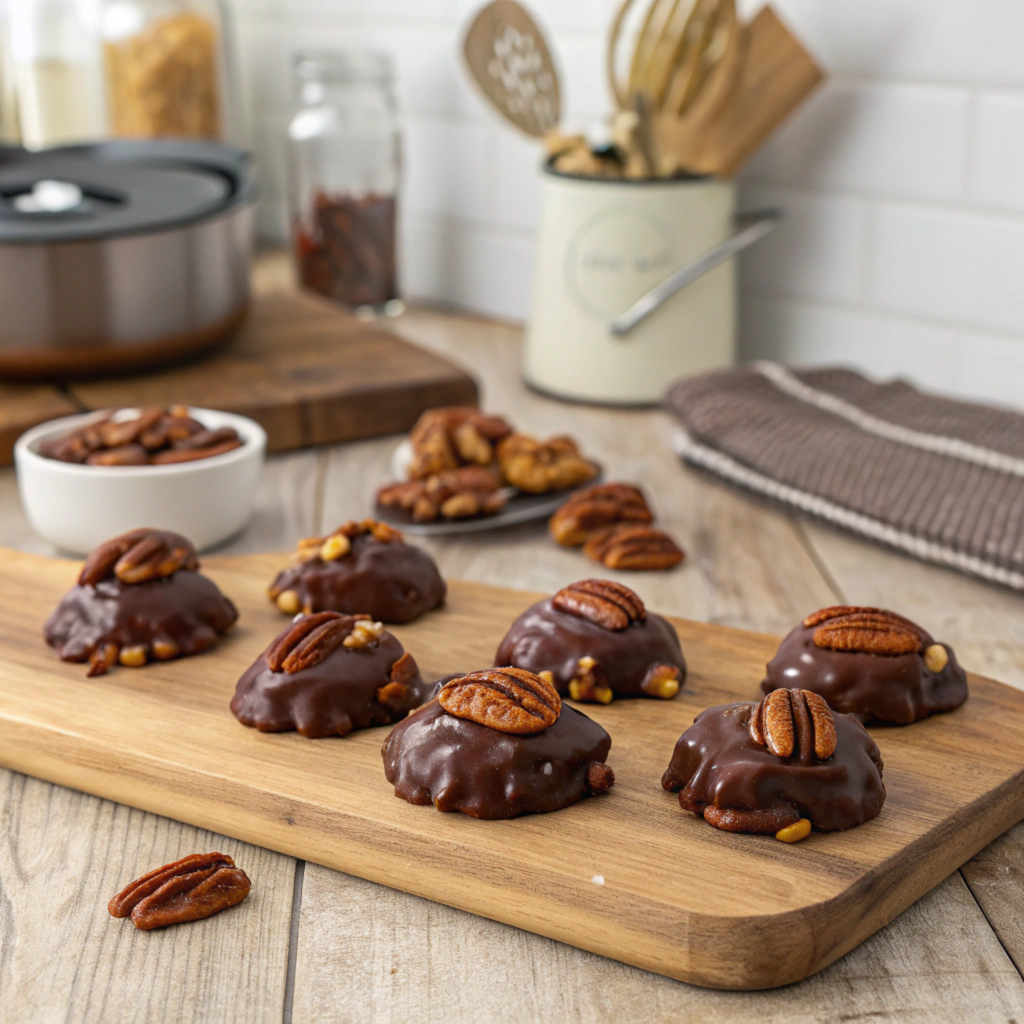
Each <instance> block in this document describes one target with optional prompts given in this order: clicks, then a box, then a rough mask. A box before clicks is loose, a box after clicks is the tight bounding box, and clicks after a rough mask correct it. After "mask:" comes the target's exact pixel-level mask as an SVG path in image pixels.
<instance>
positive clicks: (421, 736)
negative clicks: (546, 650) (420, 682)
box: [381, 667, 615, 818]
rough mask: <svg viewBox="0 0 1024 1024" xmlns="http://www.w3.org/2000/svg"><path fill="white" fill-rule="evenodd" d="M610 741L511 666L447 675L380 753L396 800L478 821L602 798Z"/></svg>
mask: <svg viewBox="0 0 1024 1024" xmlns="http://www.w3.org/2000/svg"><path fill="white" fill-rule="evenodd" d="M611 742H612V741H611V737H610V736H609V735H608V733H607V732H605V730H604V729H602V728H601V726H600V725H598V724H597V723H596V722H594V721H592V720H591V719H590V718H588V717H587V716H586V715H584V714H581V713H580V712H579V711H576V710H574V709H573V708H570V707H568V706H567V705H563V704H562V700H561V698H560V697H559V695H558V692H557V690H556V689H555V687H554V686H553V685H552V683H551V682H550V680H548V679H545V678H544V677H542V676H539V675H537V674H535V673H533V672H527V671H524V670H523V669H517V668H512V667H504V668H493V669H483V670H481V671H479V672H470V673H469V674H468V675H465V676H452V677H450V678H449V679H447V680H443V681H442V682H441V683H440V684H439V688H438V691H437V695H436V697H435V698H434V699H433V700H431V701H430V703H428V704H427V705H426V706H425V707H423V708H420V709H419V710H418V711H416V712H415V713H414V714H412V715H410V716H409V718H407V719H406V720H405V721H404V722H402V723H400V724H399V725H397V726H396V727H395V728H394V729H393V730H392V731H391V733H390V734H389V735H388V737H387V739H386V740H385V741H384V747H383V749H382V751H381V754H382V756H383V758H384V774H385V776H386V777H387V780H388V782H390V783H392V784H393V785H394V787H395V795H396V796H399V797H401V798H402V799H404V800H408V801H409V802H410V803H413V804H429V803H433V804H434V806H435V807H436V808H437V809H438V810H440V811H462V812H463V813H464V814H468V815H470V816H471V817H474V818H514V817H517V816H519V815H521V814H537V813H543V812H548V811H556V810H559V809H560V808H562V807H567V806H569V805H570V804H574V803H577V802H578V801H579V800H582V799H583V798H584V797H587V796H598V795H600V794H602V793H606V792H608V790H609V789H610V788H611V787H612V785H613V783H614V782H615V773H614V772H613V771H612V769H611V768H609V767H608V765H607V764H606V763H605V761H606V760H607V757H608V751H609V750H610V749H611Z"/></svg>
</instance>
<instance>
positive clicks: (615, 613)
mask: <svg viewBox="0 0 1024 1024" xmlns="http://www.w3.org/2000/svg"><path fill="white" fill-rule="evenodd" d="M494 663H495V665H498V666H502V665H515V666H517V667H519V668H523V669H526V670H527V671H530V672H535V673H537V674H538V675H543V676H545V677H546V678H548V679H550V680H551V682H552V684H553V685H554V686H555V688H556V689H557V690H558V692H559V693H561V694H563V695H567V696H569V697H570V698H571V699H572V700H577V701H584V702H597V703H601V704H607V703H609V702H610V701H611V700H612V699H613V698H614V697H616V696H618V697H658V698H661V699H663V700H668V699H671V698H672V697H674V696H675V695H676V694H677V693H678V692H679V688H680V686H681V685H682V682H683V680H684V679H685V678H686V661H685V659H684V658H683V651H682V648H681V647H680V645H679V638H678V636H676V631H675V630H674V629H673V628H672V626H671V624H670V623H669V622H668V621H667V620H666V619H664V618H662V617H661V616H660V615H655V614H654V613H653V612H648V611H647V609H646V608H645V607H644V603H643V601H642V600H641V599H640V597H639V595H638V594H636V593H635V592H634V591H633V590H630V588H629V587H627V586H624V585H623V584H621V583H616V582H614V581H612V580H593V579H591V580H580V581H578V582H577V583H572V584H570V585H569V586H568V587H564V588H563V589H562V590H560V591H558V593H557V594H555V595H554V596H552V597H550V598H548V599H547V600H545V601H540V602H538V603H537V604H535V605H533V606H532V607H530V608H528V609H527V610H526V611H525V612H523V614H522V615H520V616H519V618H518V619H516V621H515V622H514V623H513V624H512V628H511V629H510V630H509V631H508V633H507V634H506V635H505V638H504V639H503V640H502V641H501V644H500V645H499V647H498V651H497V653H496V654H495V658H494Z"/></svg>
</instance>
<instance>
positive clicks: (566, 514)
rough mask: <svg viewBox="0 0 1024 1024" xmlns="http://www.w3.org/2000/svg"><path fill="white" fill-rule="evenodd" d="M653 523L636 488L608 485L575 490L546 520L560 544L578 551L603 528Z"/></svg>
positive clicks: (620, 484) (649, 512)
mask: <svg viewBox="0 0 1024 1024" xmlns="http://www.w3.org/2000/svg"><path fill="white" fill-rule="evenodd" d="M653 521H654V513H653V512H651V508H650V506H649V505H648V504H647V499H646V498H645V497H644V494H643V492H642V491H641V490H640V488H639V487H635V486H634V485H633V484H622V483H610V484H598V485H597V486H596V487H585V488H583V489H582V490H579V491H574V492H573V493H572V494H571V495H570V496H569V498H568V499H567V500H566V502H565V504H564V505H563V506H562V507H561V508H560V509H559V510H558V511H557V512H556V513H555V514H554V515H553V516H552V517H551V519H550V520H549V521H548V529H549V530H550V531H551V536H552V537H554V538H555V540H556V541H558V543H559V544H563V545H565V546H566V547H570V548H577V547H581V546H582V545H583V544H585V543H586V542H587V540H588V538H589V537H590V536H591V535H592V534H594V533H595V532H596V531H597V530H601V529H604V528H605V527H608V526H615V525H617V524H619V523H633V524H636V523H643V524H646V523H652V522H653Z"/></svg>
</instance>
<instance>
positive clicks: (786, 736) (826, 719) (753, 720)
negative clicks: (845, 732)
mask: <svg viewBox="0 0 1024 1024" xmlns="http://www.w3.org/2000/svg"><path fill="white" fill-rule="evenodd" d="M749 731H750V738H751V739H752V740H753V741H754V742H755V743H756V744H757V745H758V746H760V747H767V748H768V750H769V752H770V753H772V754H774V755H775V756H776V757H780V758H783V759H785V758H789V757H794V756H795V757H797V758H798V759H799V760H800V761H802V762H804V763H810V760H811V755H812V754H813V755H814V757H816V758H817V759H818V760H819V761H827V760H828V759H829V758H830V757H831V756H832V755H833V754H834V753H835V752H836V743H837V742H838V737H837V736H836V723H835V719H834V718H833V717H832V709H831V708H830V707H829V706H828V702H827V701H826V700H825V698H824V697H822V696H821V694H819V693H814V692H813V691H811V690H786V689H778V690H772V692H771V693H769V694H768V696H767V697H765V699H764V700H763V701H761V702H760V703H759V704H755V705H754V708H753V710H752V712H751V715H750V724H749ZM780 827H781V826H780Z"/></svg>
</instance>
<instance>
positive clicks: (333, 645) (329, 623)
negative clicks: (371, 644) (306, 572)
mask: <svg viewBox="0 0 1024 1024" xmlns="http://www.w3.org/2000/svg"><path fill="white" fill-rule="evenodd" d="M368 621H369V616H368V615H342V614H340V613H339V612H317V613H316V614H315V615H304V616H303V617H302V618H301V619H298V620H297V621H296V622H293V623H292V624H291V625H290V626H289V627H288V628H287V629H285V630H283V631H282V632H281V633H280V634H279V635H278V636H277V637H276V638H275V639H274V641H273V643H271V645H270V646H269V647H268V648H267V650H266V653H265V657H266V659H267V665H268V666H269V667H270V670H271V671H272V672H284V673H286V674H287V675H293V674H294V673H296V672H301V671H303V670H304V669H307V668H312V667H313V666H314V665H319V664H320V662H321V661H323V660H324V658H326V657H327V656H328V655H329V654H331V653H332V652H334V651H336V650H337V649H338V648H339V647H341V646H343V645H344V644H345V641H346V639H347V638H348V637H349V636H350V635H352V633H353V631H354V630H355V629H356V627H357V626H358V625H359V623H360V622H368ZM348 646H353V645H351V644H350V645H348ZM363 646H366V645H365V644H364V645H363Z"/></svg>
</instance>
